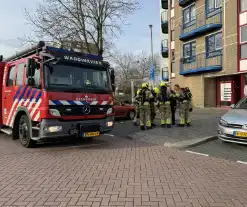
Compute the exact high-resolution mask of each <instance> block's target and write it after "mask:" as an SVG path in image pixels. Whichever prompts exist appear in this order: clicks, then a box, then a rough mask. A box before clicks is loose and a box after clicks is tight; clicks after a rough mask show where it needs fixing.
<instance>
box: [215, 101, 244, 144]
mask: <svg viewBox="0 0 247 207" xmlns="http://www.w3.org/2000/svg"><path fill="white" fill-rule="evenodd" d="M218 138H219V139H221V140H223V141H225V142H234V143H239V144H247V98H243V99H242V100H240V101H239V102H238V103H237V104H236V105H234V104H233V105H231V109H230V110H229V111H228V112H227V113H226V114H225V115H223V116H222V117H221V119H220V121H219V126H218Z"/></svg>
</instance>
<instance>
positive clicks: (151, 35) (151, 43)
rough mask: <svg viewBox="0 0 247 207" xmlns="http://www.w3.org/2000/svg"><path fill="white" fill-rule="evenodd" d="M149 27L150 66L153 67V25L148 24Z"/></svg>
mask: <svg viewBox="0 0 247 207" xmlns="http://www.w3.org/2000/svg"><path fill="white" fill-rule="evenodd" d="M149 28H150V45H151V64H152V67H154V51H153V25H152V24H150V25H149ZM154 74H155V71H154ZM154 79H155V78H153V81H152V86H153V87H154V81H155V80H154Z"/></svg>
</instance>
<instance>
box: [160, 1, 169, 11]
mask: <svg viewBox="0 0 247 207" xmlns="http://www.w3.org/2000/svg"><path fill="white" fill-rule="evenodd" d="M161 6H162V9H168V0H161Z"/></svg>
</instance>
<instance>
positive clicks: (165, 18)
mask: <svg viewBox="0 0 247 207" xmlns="http://www.w3.org/2000/svg"><path fill="white" fill-rule="evenodd" d="M161 28H162V32H163V33H164V34H167V33H168V11H163V12H162V13H161Z"/></svg>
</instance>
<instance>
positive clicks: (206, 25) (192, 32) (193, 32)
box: [179, 9, 222, 40]
mask: <svg viewBox="0 0 247 207" xmlns="http://www.w3.org/2000/svg"><path fill="white" fill-rule="evenodd" d="M181 21H182V22H181V23H180V29H181V32H180V36H179V39H180V40H188V39H190V38H194V37H196V36H200V35H204V34H206V33H208V32H211V31H213V30H217V29H220V28H221V27H222V11H221V9H219V10H217V11H215V12H214V13H212V14H210V16H209V14H207V15H206V14H205V12H203V13H200V14H197V15H196V16H195V17H194V18H192V19H191V21H189V22H186V23H185V22H184V20H183V18H182V20H181Z"/></svg>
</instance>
